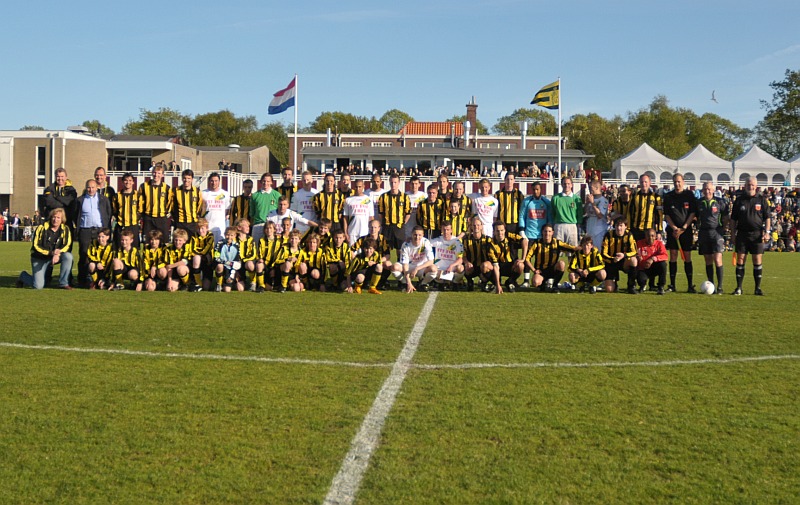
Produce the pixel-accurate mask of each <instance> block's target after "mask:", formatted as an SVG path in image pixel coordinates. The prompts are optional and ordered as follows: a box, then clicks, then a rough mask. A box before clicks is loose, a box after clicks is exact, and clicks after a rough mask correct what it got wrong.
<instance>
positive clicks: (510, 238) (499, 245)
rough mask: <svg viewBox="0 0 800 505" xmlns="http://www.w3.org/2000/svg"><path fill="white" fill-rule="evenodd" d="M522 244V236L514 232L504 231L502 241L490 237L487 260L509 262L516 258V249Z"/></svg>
mask: <svg viewBox="0 0 800 505" xmlns="http://www.w3.org/2000/svg"><path fill="white" fill-rule="evenodd" d="M521 244H522V237H521V236H520V235H517V234H516V233H506V238H504V239H503V240H502V241H499V242H498V241H497V240H496V239H492V241H491V247H490V248H489V261H491V262H492V263H511V262H512V261H515V260H516V259H517V251H518V250H519V247H520V245H521Z"/></svg>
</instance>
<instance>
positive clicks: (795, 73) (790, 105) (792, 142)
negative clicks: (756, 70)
mask: <svg viewBox="0 0 800 505" xmlns="http://www.w3.org/2000/svg"><path fill="white" fill-rule="evenodd" d="M770 87H771V88H772V90H773V93H772V101H771V102H767V101H766V100H761V108H762V109H765V110H766V111H767V114H766V116H764V119H763V120H761V122H759V123H758V125H757V126H756V139H757V140H756V141H757V143H758V145H759V146H760V147H761V148H762V149H764V150H765V151H767V152H768V153H770V154H772V155H773V156H775V157H776V158H780V159H783V160H786V159H789V158H791V157H792V156H794V155H795V154H797V153H798V152H800V71H799V70H790V69H787V70H786V74H785V76H784V79H783V80H782V81H773V82H772V83H770Z"/></svg>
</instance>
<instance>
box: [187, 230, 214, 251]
mask: <svg viewBox="0 0 800 505" xmlns="http://www.w3.org/2000/svg"><path fill="white" fill-rule="evenodd" d="M192 245H193V247H194V253H195V254H197V255H199V256H205V255H207V254H213V253H214V235H212V234H211V233H206V235H205V236H204V237H201V236H200V235H196V236H195V237H193V238H192Z"/></svg>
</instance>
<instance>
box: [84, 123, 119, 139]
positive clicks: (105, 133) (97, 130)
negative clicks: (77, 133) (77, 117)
mask: <svg viewBox="0 0 800 505" xmlns="http://www.w3.org/2000/svg"><path fill="white" fill-rule="evenodd" d="M81 126H85V127H86V128H88V129H89V131H90V132H92V133H94V134H95V135H99V136H101V137H110V136H112V135H114V130H112V129H111V128H109V127H108V126H106V125H104V124H103V123H101V122H100V121H98V120H97V119H90V120H87V121H84V122H83V123H81Z"/></svg>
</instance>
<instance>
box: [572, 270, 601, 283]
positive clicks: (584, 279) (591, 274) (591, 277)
mask: <svg viewBox="0 0 800 505" xmlns="http://www.w3.org/2000/svg"><path fill="white" fill-rule="evenodd" d="M599 272H602V270H597V271H595V272H589V273H588V274H587V275H586V277H581V275H580V274H578V273H577V272H575V274H576V275H577V276H578V282H592V281H595V280H597V281H600V278H599V277H597V274H598V273H599Z"/></svg>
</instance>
